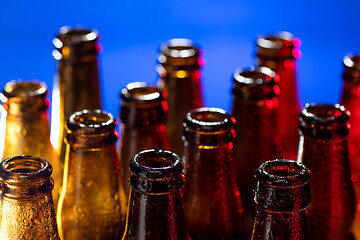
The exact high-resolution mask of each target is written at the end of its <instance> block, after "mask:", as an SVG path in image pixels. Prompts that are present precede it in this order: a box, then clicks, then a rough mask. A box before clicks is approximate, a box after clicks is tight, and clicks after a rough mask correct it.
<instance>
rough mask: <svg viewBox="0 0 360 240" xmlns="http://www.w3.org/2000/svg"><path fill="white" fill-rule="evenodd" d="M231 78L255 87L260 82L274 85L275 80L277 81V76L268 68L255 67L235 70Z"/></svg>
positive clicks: (236, 81) (238, 82) (241, 83)
mask: <svg viewBox="0 0 360 240" xmlns="http://www.w3.org/2000/svg"><path fill="white" fill-rule="evenodd" d="M233 80H234V82H235V83H237V84H240V85H246V86H248V87H256V86H258V85H262V84H269V85H275V82H278V81H279V76H278V75H277V74H275V72H274V71H272V70H271V69H270V68H267V67H257V68H249V69H243V70H236V71H235V72H234V74H233Z"/></svg>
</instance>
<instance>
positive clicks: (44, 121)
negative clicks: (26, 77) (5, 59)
mask: <svg viewBox="0 0 360 240" xmlns="http://www.w3.org/2000/svg"><path fill="white" fill-rule="evenodd" d="M47 94H48V89H47V86H46V85H45V83H43V82H39V81H36V80H31V81H21V80H17V81H11V82H8V83H7V84H6V85H5V86H4V88H3V90H2V93H1V94H0V96H1V101H2V105H3V108H2V113H1V131H2V132H1V141H2V142H1V147H2V148H3V149H2V151H1V154H2V159H6V158H9V157H14V156H18V155H33V156H39V157H43V158H45V159H47V160H48V161H49V162H50V164H51V165H52V167H53V169H54V173H53V179H54V184H55V187H54V190H53V197H54V202H55V204H57V201H58V198H59V195H60V192H59V191H60V186H61V184H62V168H61V164H60V161H59V158H58V157H57V155H56V153H55V151H54V149H53V147H52V145H51V143H50V126H49V115H48V112H47V110H48V107H49V104H50V102H49V100H48V99H47ZM55 206H56V205H55Z"/></svg>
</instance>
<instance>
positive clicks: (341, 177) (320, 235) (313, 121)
mask: <svg viewBox="0 0 360 240" xmlns="http://www.w3.org/2000/svg"><path fill="white" fill-rule="evenodd" d="M348 120H349V112H348V111H347V110H346V109H345V108H344V107H343V106H340V105H338V104H337V105H315V104H306V106H305V107H304V108H303V109H302V111H301V114H300V127H299V133H300V144H299V157H298V161H299V162H302V163H304V164H305V165H306V166H308V167H309V169H310V170H311V172H312V177H311V181H310V186H311V192H312V201H311V206H310V208H309V220H310V226H311V232H312V237H313V238H314V239H323V240H328V239H331V240H340V239H341V240H347V239H354V236H353V233H352V223H353V217H354V212H355V199H354V192H353V188H352V183H351V179H350V168H349V158H348V146H347V135H348V132H349V124H348Z"/></svg>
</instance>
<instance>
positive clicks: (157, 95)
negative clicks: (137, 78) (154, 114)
mask: <svg viewBox="0 0 360 240" xmlns="http://www.w3.org/2000/svg"><path fill="white" fill-rule="evenodd" d="M120 97H121V99H122V100H123V101H125V102H134V103H139V104H141V103H149V102H159V104H160V103H161V102H162V101H163V100H164V99H165V97H164V93H163V92H162V91H161V90H160V88H158V87H155V86H150V85H148V84H147V83H145V82H132V83H129V84H127V85H126V87H125V88H123V89H122V90H121V94H120Z"/></svg>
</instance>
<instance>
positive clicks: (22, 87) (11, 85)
mask: <svg viewBox="0 0 360 240" xmlns="http://www.w3.org/2000/svg"><path fill="white" fill-rule="evenodd" d="M2 94H3V95H4V96H5V97H6V98H12V97H25V98H27V97H45V96H46V95H47V94H48V89H47V86H46V84H45V83H44V82H40V81H37V80H26V81H24V80H12V81H10V82H8V83H6V84H5V86H4V88H3V91H2Z"/></svg>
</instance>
